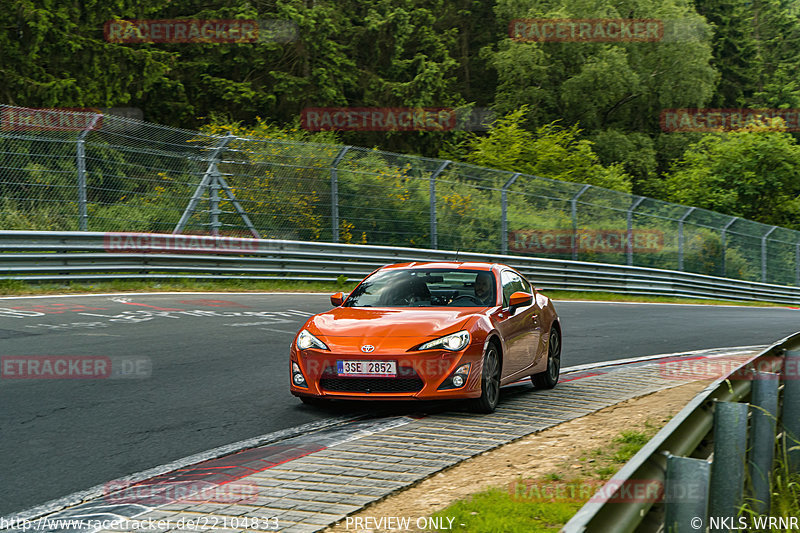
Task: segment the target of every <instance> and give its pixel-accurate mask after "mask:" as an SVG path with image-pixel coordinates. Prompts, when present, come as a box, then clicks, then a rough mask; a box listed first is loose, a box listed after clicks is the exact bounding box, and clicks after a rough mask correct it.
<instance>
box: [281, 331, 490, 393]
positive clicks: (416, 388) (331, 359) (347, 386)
mask: <svg viewBox="0 0 800 533" xmlns="http://www.w3.org/2000/svg"><path fill="white" fill-rule="evenodd" d="M298 352H299V353H298ZM482 353H483V350H482V347H481V346H479V345H478V346H476V345H474V344H470V345H469V346H467V348H465V349H464V350H462V351H460V352H450V351H447V350H429V351H424V352H409V353H404V354H397V353H394V354H390V353H376V352H373V353H369V354H364V353H360V352H359V353H332V352H329V351H324V350H316V349H307V350H302V351H298V350H297V348H296V347H295V346H294V345H293V346H292V348H291V350H290V358H291V361H292V362H294V363H296V364H297V365H298V367H299V368H300V371H301V372H302V374H303V377H304V378H305V383H306V385H307V387H298V386H297V385H295V383H294V382H293V381H292V380H291V378H290V392H291V393H292V394H294V395H295V396H305V397H313V398H328V399H341V400H411V399H414V400H444V399H461V398H476V397H478V396H480V394H481V376H480V369H481V363H482ZM338 360H366V361H383V360H387V361H389V360H391V361H397V376H396V377H349V376H338V375H337V373H336V362H337V361H338ZM465 363H470V370H469V375H468V376H467V379H466V381H465V383H464V385H463V386H461V387H459V388H450V389H444V390H439V387H440V386H441V385H442V384H443V383H444V382H445V381H446V380H447V379H448V378H449V377H450V376H451V374H452V373H453V372H454V371H455V370H456V369H457V368H459V367H460V366H461V365H463V364H465Z"/></svg>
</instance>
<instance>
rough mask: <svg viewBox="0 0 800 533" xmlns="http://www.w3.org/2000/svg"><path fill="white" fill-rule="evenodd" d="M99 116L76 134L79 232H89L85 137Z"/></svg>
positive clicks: (96, 115)
mask: <svg viewBox="0 0 800 533" xmlns="http://www.w3.org/2000/svg"><path fill="white" fill-rule="evenodd" d="M101 116H103V115H100V114H97V113H95V115H94V118H92V122H91V123H90V124H89V127H88V128H86V129H85V130H83V131H81V132H80V133H79V134H78V140H77V145H76V147H75V152H76V153H75V163H76V165H77V168H78V227H79V228H80V231H89V209H88V208H87V206H86V146H85V143H86V136H87V135H88V134H89V132H90V131H92V130H93V129H94V126H95V124H97V119H99V118H100V117H101Z"/></svg>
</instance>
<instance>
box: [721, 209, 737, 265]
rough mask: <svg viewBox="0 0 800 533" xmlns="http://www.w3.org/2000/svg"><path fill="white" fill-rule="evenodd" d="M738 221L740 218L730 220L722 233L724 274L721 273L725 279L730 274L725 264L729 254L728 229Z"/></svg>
mask: <svg viewBox="0 0 800 533" xmlns="http://www.w3.org/2000/svg"><path fill="white" fill-rule="evenodd" d="M737 220H739V217H733V218H732V219H730V220H729V221H728V223H727V224H725V226H724V227H723V228H722V231H721V233H720V241H721V242H720V245H721V246H722V261H721V262H722V272H721V273H720V275H721V276H722V277H723V278H724V277H725V276H727V274H728V272H727V265H726V264H725V255H726V254H727V252H728V239H727V233H728V228H730V227H731V226H733V223H734V222H736V221H737Z"/></svg>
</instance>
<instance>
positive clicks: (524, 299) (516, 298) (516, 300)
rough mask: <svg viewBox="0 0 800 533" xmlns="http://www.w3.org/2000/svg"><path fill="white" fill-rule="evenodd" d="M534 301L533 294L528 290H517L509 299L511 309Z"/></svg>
mask: <svg viewBox="0 0 800 533" xmlns="http://www.w3.org/2000/svg"><path fill="white" fill-rule="evenodd" d="M532 303H533V295H532V294H528V293H527V292H522V291H517V292H515V293H513V294H512V295H511V296H510V297H509V299H508V305H509V307H511V309H516V308H517V307H523V306H526V305H531V304H532Z"/></svg>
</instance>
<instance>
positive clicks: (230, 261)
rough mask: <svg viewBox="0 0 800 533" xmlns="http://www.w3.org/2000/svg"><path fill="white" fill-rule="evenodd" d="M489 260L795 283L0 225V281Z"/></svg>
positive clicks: (700, 294) (705, 286) (609, 286)
mask: <svg viewBox="0 0 800 533" xmlns="http://www.w3.org/2000/svg"><path fill="white" fill-rule="evenodd" d="M456 259H458V260H461V261H490V262H500V263H506V264H508V265H511V266H514V267H516V268H518V269H519V270H520V271H521V272H522V273H523V274H525V275H526V276H527V277H528V278H529V279H530V280H531V281H532V282H533V283H534V285H535V286H536V287H537V288H540V289H542V290H548V289H549V290H554V289H560V290H574V291H587V292H589V291H592V292H597V291H602V292H614V293H625V294H635V295H653V296H683V297H688V298H713V299H720V300H735V301H763V302H776V303H784V304H790V305H792V304H795V305H797V304H800V287H790V286H781V285H771V284H767V283H757V282H749V281H742V280H734V279H728V278H721V277H714V276H705V275H701V274H691V273H686V272H677V271H672V270H660V269H653V268H644V267H635V266H626V265H615V264H605V263H590V262H581V261H567V260H558V259H545V258H537V257H522V256H506V255H493V254H479V253H465V252H455V251H444V250H429V249H419V248H398V247H389V246H368V245H354V244H336V243H325V242H304V241H287V240H266V239H241V238H234V237H212V236H201V235H172V234H133V233H130V234H129V233H100V232H41V231H0V280H24V281H29V282H42V281H49V282H53V281H56V282H68V281H71V280H73V281H97V280H104V279H106V280H107V279H179V278H189V279H246V280H270V279H280V280H307V281H312V280H314V281H335V280H337V279H338V278H339V277H340V276H345V277H346V278H347V279H348V280H350V281H354V280H358V279H360V278H362V277H363V276H365V275H366V274H368V273H369V272H371V271H372V270H374V269H376V268H378V267H380V266H382V265H386V264H389V263H396V262H405V261H441V260H447V261H450V260H456Z"/></svg>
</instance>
